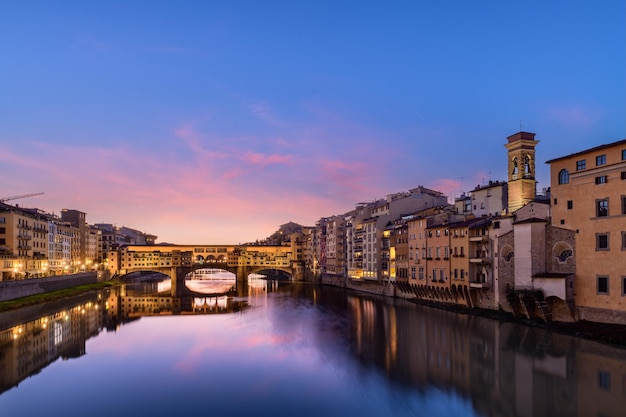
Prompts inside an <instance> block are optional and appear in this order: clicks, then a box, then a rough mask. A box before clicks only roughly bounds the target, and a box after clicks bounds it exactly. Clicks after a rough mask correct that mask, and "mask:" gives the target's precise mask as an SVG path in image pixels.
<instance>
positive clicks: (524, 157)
mask: <svg viewBox="0 0 626 417" xmlns="http://www.w3.org/2000/svg"><path fill="white" fill-rule="evenodd" d="M507 140H508V143H507V144H506V145H504V146H505V147H506V149H507V151H508V161H509V162H508V164H509V181H508V182H509V184H508V187H509V213H513V212H514V211H515V210H517V209H519V208H521V207H523V206H525V205H526V204H528V203H530V202H531V201H534V200H535V196H536V194H537V181H535V146H536V145H537V144H538V143H539V141H538V140H535V134H534V133H528V132H518V133H516V134H514V135H511V136H509V137H508V138H507Z"/></svg>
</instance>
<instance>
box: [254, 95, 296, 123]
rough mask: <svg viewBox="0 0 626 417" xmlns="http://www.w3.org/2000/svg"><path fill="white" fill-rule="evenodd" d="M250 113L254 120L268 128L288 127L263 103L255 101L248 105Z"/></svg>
mask: <svg viewBox="0 0 626 417" xmlns="http://www.w3.org/2000/svg"><path fill="white" fill-rule="evenodd" d="M250 111H251V112H252V114H253V115H254V116H255V117H256V118H258V119H259V120H262V121H263V122H265V123H267V124H268V125H270V126H274V127H286V126H288V125H289V124H288V123H287V122H285V121H283V120H280V119H279V118H278V117H277V116H276V115H275V114H274V112H273V110H272V108H271V106H270V105H269V104H268V103H266V102H264V101H257V102H254V103H252V104H250Z"/></svg>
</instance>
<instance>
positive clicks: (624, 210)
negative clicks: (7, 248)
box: [0, 195, 626, 233]
mask: <svg viewBox="0 0 626 417" xmlns="http://www.w3.org/2000/svg"><path fill="white" fill-rule="evenodd" d="M622 214H626V195H623V196H622ZM0 233H1V232H0Z"/></svg>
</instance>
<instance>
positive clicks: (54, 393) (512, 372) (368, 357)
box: [0, 281, 626, 417]
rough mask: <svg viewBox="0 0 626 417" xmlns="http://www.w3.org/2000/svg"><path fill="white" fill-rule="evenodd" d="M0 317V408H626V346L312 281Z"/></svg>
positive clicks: (248, 412) (349, 411)
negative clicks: (607, 344) (330, 286)
mask: <svg viewBox="0 0 626 417" xmlns="http://www.w3.org/2000/svg"><path fill="white" fill-rule="evenodd" d="M158 289H163V288H162V287H160V286H157V285H156V284H152V285H148V286H145V287H131V286H128V287H120V288H115V289H112V290H107V291H102V292H100V293H93V294H88V295H84V296H81V297H77V298H74V299H71V300H65V301H62V302H56V303H52V304H47V305H42V306H35V307H30V308H27V309H23V310H19V311H11V312H7V313H3V314H0V416H2V417H5V416H81V417H83V416H183V415H186V416H524V417H526V416H528V417H530V416H551V417H553V416H607V417H608V416H613V417H619V416H625V415H626V350H622V349H616V348H612V347H608V346H605V345H601V344H598V343H595V342H590V341H585V340H580V339H575V338H572V337H568V336H562V335H557V334H554V333H550V332H548V331H545V330H541V329H535V328H530V327H526V326H519V325H514V324H510V323H500V322H496V321H492V320H489V319H484V318H480V317H474V316H469V315H458V314H454V313H450V312H446V311H440V310H436V309H429V308H423V307H418V306H415V305H413V304H410V303H405V302H397V301H396V302H394V301H392V300H383V299H378V298H373V297H368V296H365V295H357V294H354V293H349V292H345V291H343V290H340V289H337V288H329V287H318V286H314V285H310V284H309V285H307V284H290V283H280V284H279V283H277V282H268V281H251V282H250V286H249V287H247V288H245V289H242V288H240V289H238V290H237V291H235V292H231V293H230V294H229V295H227V296H220V297H216V296H209V295H207V296H197V297H186V298H175V297H171V296H169V295H168V293H167V291H166V292H161V293H159V294H157V293H156V291H157V290H158Z"/></svg>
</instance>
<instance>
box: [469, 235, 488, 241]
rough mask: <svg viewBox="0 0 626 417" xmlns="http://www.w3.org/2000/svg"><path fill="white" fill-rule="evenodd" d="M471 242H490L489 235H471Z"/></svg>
mask: <svg viewBox="0 0 626 417" xmlns="http://www.w3.org/2000/svg"><path fill="white" fill-rule="evenodd" d="M469 240H470V242H489V236H486V235H485V236H470V238H469Z"/></svg>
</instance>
